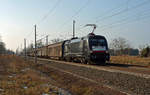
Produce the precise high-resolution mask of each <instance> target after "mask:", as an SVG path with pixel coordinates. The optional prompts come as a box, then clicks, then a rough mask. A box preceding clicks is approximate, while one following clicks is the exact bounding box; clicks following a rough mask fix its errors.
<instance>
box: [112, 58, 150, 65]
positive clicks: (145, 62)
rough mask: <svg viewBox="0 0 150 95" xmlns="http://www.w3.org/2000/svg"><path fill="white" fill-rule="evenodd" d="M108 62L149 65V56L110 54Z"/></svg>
mask: <svg viewBox="0 0 150 95" xmlns="http://www.w3.org/2000/svg"><path fill="white" fill-rule="evenodd" d="M110 62H111V63H119V64H133V65H142V66H150V57H148V58H144V57H139V56H111V59H110Z"/></svg>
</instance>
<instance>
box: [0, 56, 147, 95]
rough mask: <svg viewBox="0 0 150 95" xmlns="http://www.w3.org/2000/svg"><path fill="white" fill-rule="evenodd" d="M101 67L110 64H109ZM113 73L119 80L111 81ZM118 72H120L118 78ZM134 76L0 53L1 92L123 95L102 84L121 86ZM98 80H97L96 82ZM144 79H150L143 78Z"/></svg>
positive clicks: (131, 60)
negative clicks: (35, 60)
mask: <svg viewBox="0 0 150 95" xmlns="http://www.w3.org/2000/svg"><path fill="white" fill-rule="evenodd" d="M111 62H112V63H118V64H120V63H121V64H122V63H123V64H136V65H137V64H138V65H144V66H148V65H149V62H150V58H140V57H131V56H112V57H111ZM76 65H77V64H76ZM81 65H82V64H81ZM86 66H89V65H86ZM102 67H103V68H106V69H107V68H109V66H102ZM102 67H101V68H102ZM119 68H121V67H119ZM116 75H117V77H118V78H117V79H118V81H117V82H114V81H116V77H115V76H116ZM102 76H103V77H102ZM119 76H121V77H120V80H121V81H120V80H119ZM126 76H128V77H126ZM113 77H114V78H113ZM133 77H135V78H136V76H130V75H126V74H125V75H124V74H118V73H117V74H116V73H111V72H105V71H101V70H96V69H89V68H85V67H84V68H83V67H80V66H74V65H67V64H61V63H55V62H48V61H38V64H35V63H34V62H32V58H31V60H30V61H29V60H27V61H24V59H23V58H21V57H18V56H15V55H14V56H13V55H3V56H0V95H70V94H72V95H106V93H107V95H125V94H124V93H121V92H119V91H118V89H117V90H114V89H110V88H108V87H106V86H104V85H105V84H107V85H110V86H112V84H113V85H115V86H116V87H117V86H118V85H119V87H122V86H121V85H125V84H128V83H126V82H125V81H126V80H125V79H126V78H128V80H130V81H132V79H133ZM137 81H138V83H142V84H144V82H145V81H146V80H144V78H141V80H140V79H139V80H137ZM141 81H142V82H141ZM97 82H98V83H100V84H97ZM116 83H119V84H116ZM146 83H149V82H147V81H146V82H145V84H146ZM102 84H104V85H102ZM130 84H131V83H130ZM133 84H134V83H133ZM124 87H126V89H127V90H128V88H130V85H126V86H123V87H122V88H124ZM131 87H132V88H134V87H135V88H137V87H138V86H137V87H136V84H135V85H133V86H132V85H131ZM143 87H145V86H143ZM148 87H149V86H148ZM145 88H147V86H146V87H145ZM144 90H145V89H144ZM144 90H141V92H140V93H145V92H144ZM136 91H138V90H133V92H135V93H136ZM147 91H149V90H147ZM66 93H67V94H66ZM145 95H146V94H145Z"/></svg>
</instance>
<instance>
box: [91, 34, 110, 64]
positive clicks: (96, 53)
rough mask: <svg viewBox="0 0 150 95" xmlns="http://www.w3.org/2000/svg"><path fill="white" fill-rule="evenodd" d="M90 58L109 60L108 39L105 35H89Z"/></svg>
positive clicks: (93, 59)
mask: <svg viewBox="0 0 150 95" xmlns="http://www.w3.org/2000/svg"><path fill="white" fill-rule="evenodd" d="M89 48H90V60H91V61H95V62H105V61H109V59H110V55H109V52H108V44H107V40H106V39H105V37H104V36H100V35H92V36H89Z"/></svg>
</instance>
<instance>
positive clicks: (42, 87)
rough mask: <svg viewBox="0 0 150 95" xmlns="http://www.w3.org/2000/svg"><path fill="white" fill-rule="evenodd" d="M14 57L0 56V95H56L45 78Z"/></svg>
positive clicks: (56, 89) (55, 91)
mask: <svg viewBox="0 0 150 95" xmlns="http://www.w3.org/2000/svg"><path fill="white" fill-rule="evenodd" d="M31 66H32V64H31V63H30V64H27V63H25V62H24V61H23V60H22V59H21V58H19V57H16V56H0V95H46V94H51V95H58V93H59V92H58V88H56V87H54V86H51V85H50V84H49V83H50V82H51V81H50V80H49V79H48V78H47V77H46V76H44V75H41V74H40V73H39V72H37V71H35V70H34V69H31V68H30V67H31Z"/></svg>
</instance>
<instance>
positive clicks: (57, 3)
mask: <svg viewBox="0 0 150 95" xmlns="http://www.w3.org/2000/svg"><path fill="white" fill-rule="evenodd" d="M60 2H61V0H57V2H56V4H55V5H54V6H53V7H52V9H50V10H49V12H48V13H47V14H46V15H45V16H44V17H43V18H42V19H41V20H40V21H39V22H38V24H40V23H41V22H43V21H44V20H45V19H46V18H47V17H48V16H49V15H50V14H51V13H52V12H53V11H54V10H55V9H56V8H57V6H58V5H59V4H60Z"/></svg>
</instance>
